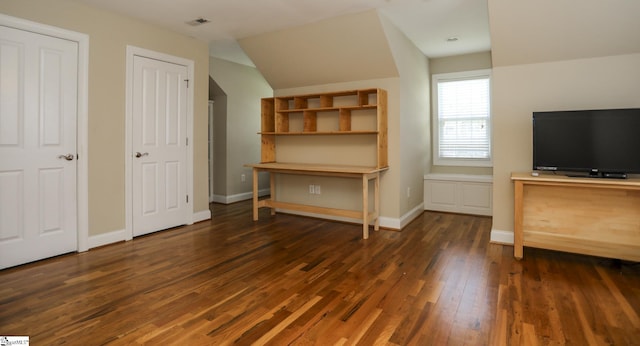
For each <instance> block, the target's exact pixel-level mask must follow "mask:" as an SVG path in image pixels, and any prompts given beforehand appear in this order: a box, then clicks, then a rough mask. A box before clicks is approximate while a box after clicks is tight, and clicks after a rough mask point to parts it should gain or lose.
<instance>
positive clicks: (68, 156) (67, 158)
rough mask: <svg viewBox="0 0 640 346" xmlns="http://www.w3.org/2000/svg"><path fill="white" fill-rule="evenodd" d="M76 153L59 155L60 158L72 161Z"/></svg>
mask: <svg viewBox="0 0 640 346" xmlns="http://www.w3.org/2000/svg"><path fill="white" fill-rule="evenodd" d="M73 157H74V155H73V154H67V155H58V158H59V159H65V160H67V161H71V160H73Z"/></svg>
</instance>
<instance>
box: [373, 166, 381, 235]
mask: <svg viewBox="0 0 640 346" xmlns="http://www.w3.org/2000/svg"><path fill="white" fill-rule="evenodd" d="M373 179H374V181H373V183H374V184H373V212H374V213H375V215H376V221H375V223H374V224H373V230H374V231H379V230H380V172H376V175H375V176H374V178H373Z"/></svg>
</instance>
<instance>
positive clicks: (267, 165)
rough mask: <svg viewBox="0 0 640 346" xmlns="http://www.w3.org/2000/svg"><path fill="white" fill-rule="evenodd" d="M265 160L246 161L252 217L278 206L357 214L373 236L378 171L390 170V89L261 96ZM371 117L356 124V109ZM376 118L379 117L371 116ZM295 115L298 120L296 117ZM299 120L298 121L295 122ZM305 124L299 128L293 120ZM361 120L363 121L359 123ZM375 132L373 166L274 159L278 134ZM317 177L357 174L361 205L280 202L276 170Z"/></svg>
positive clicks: (376, 219)
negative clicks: (264, 193) (264, 186)
mask: <svg viewBox="0 0 640 346" xmlns="http://www.w3.org/2000/svg"><path fill="white" fill-rule="evenodd" d="M261 110H262V111H261V129H260V133H259V134H260V137H261V158H260V160H261V162H260V163H258V164H248V165H246V166H247V167H251V168H252V169H253V219H254V221H257V220H258V208H261V207H267V208H271V214H272V215H273V214H275V210H276V208H278V209H286V210H296V211H302V212H311V213H316V214H323V215H330V216H338V217H349V218H357V219H361V220H362V227H363V229H362V237H363V238H364V239H367V238H368V237H369V225H370V224H373V226H374V230H378V229H379V216H380V215H379V204H380V193H379V185H380V172H382V171H384V170H386V169H388V165H389V162H388V156H387V145H388V139H387V92H386V91H385V90H383V89H379V88H372V89H362V90H347V91H338V92H327V93H318V94H306V95H295V96H279V97H270V98H263V99H262V100H261ZM359 112H360V113H362V115H363V116H364V117H365V118H367V119H368V120H370V121H366V122H365V123H366V124H370V125H369V126H368V127H366V125H365V127H361V126H360V125H358V126H355V124H356V122H355V121H354V118H355V117H356V116H359V114H358V113H359ZM325 116H326V117H329V118H330V120H331V121H330V122H329V123H330V124H331V126H329V127H327V126H326V124H324V123H323V126H319V125H320V121H319V118H320V117H325ZM370 117H375V119H369V118H370ZM294 118H296V119H294ZM296 120H297V121H296ZM294 123H296V124H298V125H301V126H299V127H295V126H293V125H292V124H294ZM358 124H360V123H358ZM318 135H320V136H329V138H330V137H331V136H349V135H358V136H362V135H364V136H371V141H369V140H368V139H367V145H368V144H369V143H371V145H372V146H373V145H375V152H376V153H375V154H376V157H375V160H376V161H375V164H374V165H373V166H371V167H362V166H345V165H327V164H322V165H319V164H301V163H291V162H289V163H280V162H278V161H277V158H276V144H277V141H276V138H277V137H278V136H318ZM259 172H269V173H271V174H270V179H271V180H270V187H271V196H270V197H269V198H268V199H263V200H260V201H259V200H258V173H259ZM279 173H284V174H297V175H316V176H329V177H346V178H357V179H361V181H362V209H361V210H344V209H334V208H323V207H317V206H311V205H302V204H294V203H287V202H281V201H277V200H276V196H275V179H274V174H279ZM370 181H373V186H374V190H373V201H374V203H373V211H370V208H369V201H368V200H369V182H370Z"/></svg>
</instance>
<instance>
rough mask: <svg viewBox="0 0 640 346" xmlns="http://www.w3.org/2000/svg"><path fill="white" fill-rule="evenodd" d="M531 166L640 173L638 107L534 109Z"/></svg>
mask: <svg viewBox="0 0 640 346" xmlns="http://www.w3.org/2000/svg"><path fill="white" fill-rule="evenodd" d="M533 169H534V170H540V171H560V172H569V173H571V172H574V173H578V174H573V175H574V176H590V177H602V178H626V175H627V174H633V173H640V108H634V109H598V110H577V111H554V112H534V113H533ZM569 175H572V174H569Z"/></svg>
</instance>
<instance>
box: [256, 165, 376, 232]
mask: <svg viewBox="0 0 640 346" xmlns="http://www.w3.org/2000/svg"><path fill="white" fill-rule="evenodd" d="M245 166H246V167H251V168H253V220H254V221H257V220H258V208H262V207H267V208H271V215H274V214H275V210H276V208H280V209H287V210H295V211H302V212H309V213H317V214H323V215H331V216H341V217H349V218H355V219H361V220H362V238H364V239H367V238H369V224H370V223H371V222H373V223H374V230H376V231H377V230H378V229H379V228H380V222H379V216H380V215H379V210H380V172H381V171H384V170H386V169H388V168H387V167H383V168H375V167H359V166H337V165H310V164H298V163H276V162H273V163H257V164H249V165H245ZM261 171H262V172H269V173H272V174H270V187H271V196H270V198H268V199H263V200H258V173H259V172H261ZM273 173H286V174H298V175H317V176H332V177H346V178H358V179H362V210H360V211H356V210H345V209H334V208H325V207H318V206H310V205H303V204H296V203H287V202H279V201H277V200H276V198H275V192H276V189H275V174H273ZM370 180H373V181H374V184H373V186H374V189H373V194H374V198H373V200H374V203H373V211H372V212H370V211H369V181H370Z"/></svg>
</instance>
